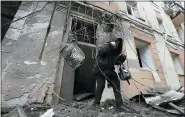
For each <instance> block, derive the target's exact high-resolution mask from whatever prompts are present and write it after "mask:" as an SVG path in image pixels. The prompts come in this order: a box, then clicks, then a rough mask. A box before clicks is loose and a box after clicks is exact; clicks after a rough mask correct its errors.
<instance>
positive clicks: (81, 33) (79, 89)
mask: <svg viewBox="0 0 185 117" xmlns="http://www.w3.org/2000/svg"><path fill="white" fill-rule="evenodd" d="M96 27H97V25H96V24H94V23H91V22H89V21H88V22H87V21H84V20H80V19H76V18H74V19H73V20H72V25H71V33H72V34H74V35H76V37H77V39H78V47H79V48H80V49H81V50H82V51H83V52H84V54H85V59H84V61H83V63H82V65H81V66H80V67H79V68H77V69H76V70H75V75H74V88H73V95H76V94H84V93H93V94H94V89H95V79H94V77H93V73H92V69H93V66H94V62H95V59H94V58H95V55H96Z"/></svg>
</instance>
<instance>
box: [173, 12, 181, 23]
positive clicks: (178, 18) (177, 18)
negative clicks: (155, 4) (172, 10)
mask: <svg viewBox="0 0 185 117" xmlns="http://www.w3.org/2000/svg"><path fill="white" fill-rule="evenodd" d="M172 22H173V24H174V25H176V26H178V25H180V24H182V23H183V22H184V13H182V12H179V13H178V14H177V15H176V16H174V17H173V18H172Z"/></svg>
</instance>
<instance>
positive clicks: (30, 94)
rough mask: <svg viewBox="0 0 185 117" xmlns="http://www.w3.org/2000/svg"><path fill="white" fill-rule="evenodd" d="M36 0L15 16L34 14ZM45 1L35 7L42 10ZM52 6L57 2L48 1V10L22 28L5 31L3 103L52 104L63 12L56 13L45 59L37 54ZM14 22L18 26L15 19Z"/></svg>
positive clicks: (3, 47)
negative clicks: (40, 58)
mask: <svg viewBox="0 0 185 117" xmlns="http://www.w3.org/2000/svg"><path fill="white" fill-rule="evenodd" d="M37 3H38V2H33V3H32V5H28V6H27V5H26V6H20V9H19V11H18V12H17V14H16V17H15V19H16V18H18V17H23V16H25V15H27V14H29V13H31V12H32V11H33V10H34V9H35V7H36V5H37ZM45 4H46V2H39V3H38V5H37V8H36V9H35V10H36V11H37V10H40V9H42V8H43V6H44V5H45ZM53 7H54V3H50V4H48V5H47V10H46V9H44V10H43V11H42V12H38V13H35V14H34V15H30V16H28V17H27V18H25V19H24V21H22V20H21V21H20V26H18V27H19V28H20V29H11V28H10V29H9V30H8V32H7V33H6V36H5V38H4V40H3V42H2V50H3V51H4V53H2V58H3V59H2V63H3V66H4V67H3V69H2V70H3V71H2V74H3V75H2V95H3V97H2V106H15V105H17V104H18V105H23V104H25V103H26V102H27V101H28V102H29V103H31V102H40V103H43V102H45V103H51V99H52V94H53V87H54V84H53V83H54V77H55V72H56V64H57V61H58V57H59V50H60V49H56V48H57V47H60V45H61V36H62V32H63V25H64V20H61V19H63V18H65V16H64V14H63V13H62V12H59V11H56V12H55V14H54V18H53V22H52V24H51V30H50V33H49V36H48V39H47V41H46V45H45V48H44V54H43V58H42V61H39V60H38V57H39V55H40V52H41V48H42V45H43V42H44V37H45V34H46V30H47V26H48V24H49V20H50V18H51V11H52V10H53ZM23 9H24V10H23ZM15 19H14V20H15ZM13 24H14V26H17V25H19V23H18V24H17V23H16V22H15V23H13ZM13 24H12V25H13ZM18 33H19V34H18ZM5 51H9V52H8V53H7V52H5ZM39 89H40V90H39Z"/></svg>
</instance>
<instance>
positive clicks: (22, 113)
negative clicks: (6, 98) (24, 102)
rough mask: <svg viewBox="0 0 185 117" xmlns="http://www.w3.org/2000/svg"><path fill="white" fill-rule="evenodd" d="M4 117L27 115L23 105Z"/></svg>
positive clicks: (22, 116) (24, 116) (25, 116)
mask: <svg viewBox="0 0 185 117" xmlns="http://www.w3.org/2000/svg"><path fill="white" fill-rule="evenodd" d="M3 117H27V115H26V113H25V112H24V110H23V108H22V107H17V108H16V109H14V110H12V111H11V112H9V113H8V114H6V115H4V116H3Z"/></svg>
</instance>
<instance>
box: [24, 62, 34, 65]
mask: <svg viewBox="0 0 185 117" xmlns="http://www.w3.org/2000/svg"><path fill="white" fill-rule="evenodd" d="M24 64H27V65H35V64H37V62H30V61H24Z"/></svg>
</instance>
